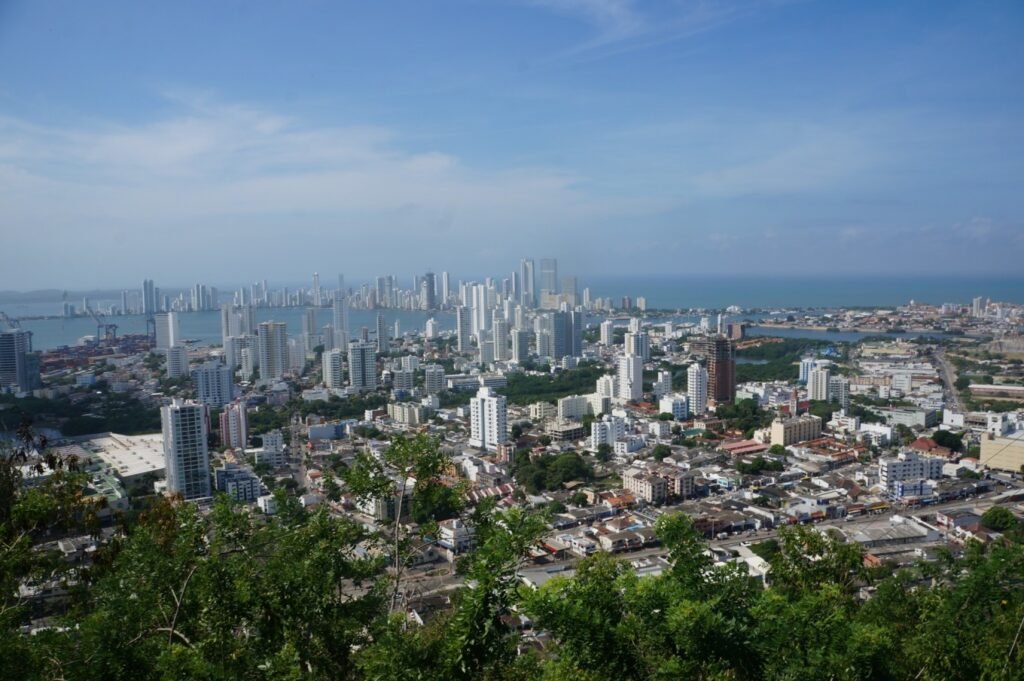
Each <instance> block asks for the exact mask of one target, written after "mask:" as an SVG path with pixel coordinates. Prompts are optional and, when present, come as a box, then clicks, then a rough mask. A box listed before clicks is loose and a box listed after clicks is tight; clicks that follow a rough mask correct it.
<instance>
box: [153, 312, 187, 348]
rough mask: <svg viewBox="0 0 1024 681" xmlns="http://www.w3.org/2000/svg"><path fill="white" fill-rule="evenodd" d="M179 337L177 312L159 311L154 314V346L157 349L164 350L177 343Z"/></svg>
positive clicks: (179, 339) (179, 340)
mask: <svg viewBox="0 0 1024 681" xmlns="http://www.w3.org/2000/svg"><path fill="white" fill-rule="evenodd" d="M181 339H182V338H181V330H180V329H179V328H178V313H177V312H161V313H160V314H158V315H156V347H157V349H158V350H166V349H167V348H169V347H171V346H173V345H177V344H178V343H180V342H181Z"/></svg>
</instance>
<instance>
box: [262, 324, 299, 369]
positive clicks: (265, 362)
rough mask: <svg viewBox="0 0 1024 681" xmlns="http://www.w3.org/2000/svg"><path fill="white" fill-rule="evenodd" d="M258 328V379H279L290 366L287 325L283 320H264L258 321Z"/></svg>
mask: <svg viewBox="0 0 1024 681" xmlns="http://www.w3.org/2000/svg"><path fill="white" fill-rule="evenodd" d="M258 330H259V341H260V342H259V346H260V347H259V367H260V380H262V381H276V380H279V379H281V378H283V377H284V375H285V374H286V373H288V371H289V369H290V367H291V357H290V355H289V352H288V325H287V324H285V323H284V322H275V321H266V322H260V325H259V329H258Z"/></svg>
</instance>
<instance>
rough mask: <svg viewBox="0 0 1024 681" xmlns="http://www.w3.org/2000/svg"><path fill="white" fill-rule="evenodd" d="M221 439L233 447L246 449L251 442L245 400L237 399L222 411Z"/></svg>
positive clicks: (224, 443)
mask: <svg viewBox="0 0 1024 681" xmlns="http://www.w3.org/2000/svg"><path fill="white" fill-rule="evenodd" d="M220 441H221V444H223V445H224V446H225V447H231V448H232V449H244V448H245V446H246V445H247V444H249V417H248V414H247V413H246V403H245V400H235V401H234V402H232V403H231V404H228V405H226V406H225V407H224V411H222V412H221V413H220Z"/></svg>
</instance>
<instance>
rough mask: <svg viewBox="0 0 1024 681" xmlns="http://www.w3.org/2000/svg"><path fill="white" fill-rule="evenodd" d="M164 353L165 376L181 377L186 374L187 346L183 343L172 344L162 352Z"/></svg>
mask: <svg viewBox="0 0 1024 681" xmlns="http://www.w3.org/2000/svg"><path fill="white" fill-rule="evenodd" d="M164 354H165V355H166V360H167V361H166V363H165V369H166V370H167V378H181V377H182V376H188V348H186V347H185V346H184V345H174V346H171V347H169V348H167V350H166V351H165V353H164Z"/></svg>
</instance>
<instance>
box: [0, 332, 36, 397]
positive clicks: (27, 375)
mask: <svg viewBox="0 0 1024 681" xmlns="http://www.w3.org/2000/svg"><path fill="white" fill-rule="evenodd" d="M14 386H17V387H18V389H19V390H22V391H25V392H27V391H29V390H34V389H35V388H38V387H39V361H38V358H37V357H36V356H35V355H34V354H32V332H31V331H25V330H23V329H9V330H7V331H0V388H11V387H14Z"/></svg>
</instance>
